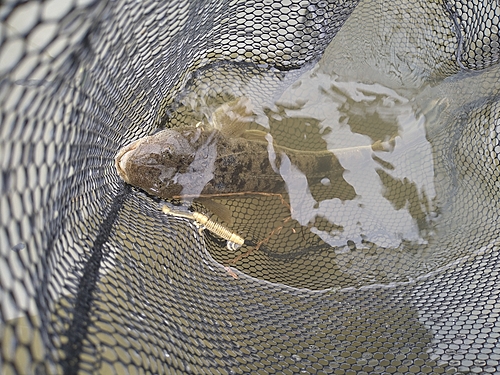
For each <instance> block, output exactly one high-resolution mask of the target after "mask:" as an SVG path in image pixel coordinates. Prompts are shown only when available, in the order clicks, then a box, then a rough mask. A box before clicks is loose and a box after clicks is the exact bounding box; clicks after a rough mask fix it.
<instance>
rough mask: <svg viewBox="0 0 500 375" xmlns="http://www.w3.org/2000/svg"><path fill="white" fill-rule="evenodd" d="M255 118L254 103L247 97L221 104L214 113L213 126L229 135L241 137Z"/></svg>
mask: <svg viewBox="0 0 500 375" xmlns="http://www.w3.org/2000/svg"><path fill="white" fill-rule="evenodd" d="M253 120H254V113H253V105H252V102H251V101H250V99H248V98H246V97H240V98H237V99H235V100H233V101H230V102H228V103H225V104H223V105H221V106H220V107H219V108H217V109H216V110H215V112H214V113H213V115H212V125H213V127H214V128H215V129H217V130H219V131H220V132H221V133H222V134H223V135H225V136H227V137H241V136H242V135H243V133H245V131H246V130H247V129H248V125H249V124H250V123H251V122H253Z"/></svg>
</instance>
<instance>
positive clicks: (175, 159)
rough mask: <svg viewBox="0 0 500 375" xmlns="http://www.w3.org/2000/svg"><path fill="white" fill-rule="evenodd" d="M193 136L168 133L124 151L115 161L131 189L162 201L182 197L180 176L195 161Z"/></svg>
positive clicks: (141, 140) (125, 148) (128, 147)
mask: <svg viewBox="0 0 500 375" xmlns="http://www.w3.org/2000/svg"><path fill="white" fill-rule="evenodd" d="M195 153H196V148H195V146H194V145H193V143H192V134H187V133H185V132H184V133H183V132H179V131H176V130H174V129H165V130H162V131H160V132H158V133H156V134H154V135H151V136H147V137H144V138H141V139H139V140H136V141H134V142H132V143H130V144H129V145H127V146H125V147H123V148H122V149H121V150H120V151H119V152H118V154H117V155H116V157H115V167H116V170H117V171H118V174H119V175H120V177H121V178H122V179H123V180H124V181H125V182H127V183H129V184H130V185H133V186H135V187H138V188H140V189H143V190H145V191H146V192H148V193H150V194H152V195H155V196H159V197H161V198H171V197H173V196H177V195H179V194H180V193H181V191H182V189H183V186H182V185H181V184H179V183H178V182H177V178H176V176H178V175H179V174H183V173H185V172H186V170H187V169H188V168H189V166H190V165H191V163H192V162H193V160H194V158H195Z"/></svg>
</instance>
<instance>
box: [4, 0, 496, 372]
mask: <svg viewBox="0 0 500 375" xmlns="http://www.w3.org/2000/svg"><path fill="white" fill-rule="evenodd" d="M499 14H500V8H499V6H498V4H497V2H495V1H487V0H484V1H465V0H463V1H411V2H409V1H405V0H398V1H397V2H396V3H394V4H393V3H391V4H390V5H389V4H388V3H387V2H384V1H376V0H365V1H362V2H360V3H359V4H358V2H357V1H342V0H336V1H333V0H331V1H314V0H310V1H295V0H289V1H281V2H272V1H262V2H258V1H216V0H214V1H200V2H193V1H182V0H180V1H169V2H156V1H142V2H136V1H122V2H111V1H90V0H88V1H85V0H75V1H56V0H53V1H30V2H25V1H5V2H3V3H2V4H1V5H0V17H1V18H0V38H1V39H0V40H1V47H0V77H1V78H0V103H1V104H0V106H1V107H0V115H1V129H0V155H1V158H0V163H1V174H0V188H1V195H0V295H1V305H0V343H1V354H0V368H1V372H2V373H4V374H31V373H36V374H44V373H50V374H52V373H54V374H58V373H67V374H72V373H102V374H125V373H127V374H129V373H130V374H136V373H158V374H159V373H195V374H207V373H214V374H246V373H255V374H267V373H269V374H272V373H274V374H295V373H313V374H327V373H335V374H354V373H357V374H363V373H416V374H418V373H499V372H500V347H499V344H498V343H499V336H500V323H499V314H500V302H499V300H500V296H499V293H500V289H499V287H498V279H499V271H498V262H499V245H500V242H499V235H498V233H499V229H500V228H499V225H500V224H499V223H498V217H499V216H498V215H499V208H500V207H499V199H498V197H499V193H498V192H499V187H500V179H499V175H500V169H499V168H500V167H499V164H500V156H499V155H500V143H499V142H500V122H499V114H500V105H499V99H498V76H499V72H498V68H497V61H498V56H499V43H498V37H499V31H498V25H499ZM349 31H351V32H349ZM351 47H353V48H354V47H358V51H361V52H360V55H361V56H358V55H356V56H355V57H356V60H355V61H354V60H353V56H352V55H351V54H350V48H351ZM320 58H321V60H320ZM318 61H319V63H318ZM316 63H318V64H319V65H314V64H316ZM356 64H358V65H356ZM333 65H335V69H336V70H335V72H337V73H338V74H339V75H340V74H341V73H342V74H343V76H345V77H350V79H352V80H360V81H366V80H368V81H370V80H372V81H374V82H377V81H378V80H379V78H380V77H381V76H384V77H385V78H386V81H385V82H386V85H387V86H391V87H397V88H398V90H399V89H400V91H401V92H405V90H410V89H413V88H415V87H419V90H420V91H419V94H418V95H417V97H416V100H415V101H414V102H412V105H413V104H414V105H415V106H417V107H418V108H420V109H419V110H420V111H422V113H424V114H425V116H427V118H431V117H432V116H434V117H436V118H437V119H438V120H439V121H436V124H435V125H434V126H432V127H428V128H427V129H426V137H427V138H428V139H429V143H430V146H429V147H430V149H431V152H432V156H433V157H432V159H431V160H429V159H425V158H423V157H422V158H421V159H419V165H418V168H416V167H415V166H414V165H413V164H411V163H410V162H409V161H408V162H406V159H404V157H403V156H401V160H402V163H403V164H404V163H408V165H407V167H408V168H410V169H411V168H416V171H417V172H416V173H417V178H416V180H415V181H411V180H408V179H406V180H405V179H404V178H397V176H396V175H395V174H393V173H392V172H391V171H392V170H391V165H389V164H388V162H387V161H385V159H384V160H382V159H383V158H378V159H376V158H375V159H374V160H375V161H376V162H377V163H379V165H381V166H382V167H380V168H378V169H377V173H378V176H379V178H380V181H381V182H382V184H383V187H384V189H383V191H384V196H385V198H386V200H387V201H389V202H390V203H391V205H392V207H399V211H401V208H402V207H406V209H407V211H408V212H409V213H410V215H411V217H412V218H413V219H414V222H416V223H417V224H418V225H417V227H418V230H419V234H420V235H421V236H422V237H423V238H424V239H426V241H424V242H418V241H414V240H406V241H405V240H402V241H400V242H399V243H398V245H397V246H394V245H393V242H391V239H390V238H389V239H386V238H385V237H384V236H382V235H381V236H380V237H377V238H379V240H378V241H377V242H370V241H369V240H368V239H366V238H359V239H355V238H354V236H353V237H352V239H349V240H347V241H344V242H342V241H340V242H339V241H337V242H335V241H336V238H337V237H335V236H340V237H341V238H343V237H342V233H346V232H347V228H350V227H351V226H352V227H356V226H357V223H358V222H359V221H360V220H361V219H360V218H359V217H358V216H357V213H356V212H357V211H355V210H351V208H352V207H348V205H347V204H344V205H343V206H342V205H339V206H338V211H339V215H341V216H342V218H343V220H344V221H343V223H344V226H343V227H340V226H335V225H334V224H332V222H331V221H329V220H328V219H327V218H326V217H325V216H322V215H319V214H318V215H316V216H315V220H314V221H313V222H312V223H309V224H307V223H306V224H304V222H303V221H302V220H301V218H300V217H298V216H296V215H293V212H294V210H293V209H294V208H295V207H296V206H294V204H296V202H305V201H307V200H308V199H310V197H313V198H314V200H315V201H316V202H319V203H318V204H320V208H321V204H323V202H327V201H335V199H334V198H336V199H337V201H338V200H343V201H344V202H346V201H348V200H349V196H350V195H349V194H351V193H352V191H351V190H350V189H352V186H351V185H350V184H348V183H347V182H345V183H344V182H342V183H339V185H338V186H337V190H336V191H337V194H339V195H340V198H339V197H332V196H331V195H329V194H330V193H329V190H326V191H325V189H322V188H321V186H319V187H313V184H312V183H311V184H310V186H311V188H310V189H309V190H307V189H305V190H303V191H301V193H300V194H298V195H297V193H292V192H285V193H283V194H268V195H266V194H260V195H259V194H246V195H243V196H241V197H237V198H234V197H228V196H221V197H213V201H215V203H217V204H219V205H222V206H224V207H226V208H228V210H229V211H230V212H231V214H232V219H233V222H232V223H231V224H230V228H231V230H234V231H235V232H236V233H239V234H241V235H243V236H244V237H245V238H247V239H250V240H252V241H254V242H259V241H263V240H265V241H263V242H262V245H261V246H260V247H259V248H256V246H251V245H245V246H243V247H242V248H240V249H239V250H237V251H235V252H231V251H229V250H228V249H227V248H226V243H225V241H223V240H222V239H221V238H219V237H218V236H217V235H215V234H213V233H211V232H210V231H207V230H205V231H203V232H200V231H199V228H198V227H197V226H196V225H195V223H194V222H192V221H190V220H186V219H183V218H180V217H176V216H169V215H165V214H163V213H162V211H161V206H162V204H163V203H164V202H162V201H160V200H158V199H156V198H154V197H151V196H149V195H147V194H145V193H144V192H142V191H141V190H139V189H135V188H132V187H130V186H128V185H126V184H125V183H123V182H122V180H121V179H120V178H119V176H118V175H117V173H116V170H115V167H114V157H115V155H116V153H117V151H118V150H119V149H120V148H121V147H122V146H123V145H126V144H128V143H129V142H130V141H132V140H135V139H138V138H141V137H143V136H146V135H149V134H152V133H154V132H155V131H156V130H158V129H161V128H164V127H173V128H176V127H183V126H187V125H192V124H193V123H197V122H201V123H203V124H208V123H209V122H210V114H211V113H213V110H214V109H215V108H217V107H218V106H219V105H220V104H222V103H227V102H228V101H230V100H233V99H235V98H239V97H242V96H244V97H248V98H251V99H252V100H253V102H254V103H256V107H257V108H258V109H259V111H260V112H259V115H260V116H261V117H262V118H267V124H268V129H269V131H270V133H272V136H273V139H274V141H275V142H276V144H280V145H282V146H284V147H288V148H290V149H307V150H315V151H319V152H321V151H324V150H326V149H327V145H326V144H325V141H324V137H323V135H325V134H326V133H324V129H322V128H321V126H322V125H321V122H320V121H318V116H312V115H311V116H309V117H307V116H306V115H304V114H302V115H300V116H298V115H297V116H295V117H294V116H285V115H286V114H290V113H292V112H293V111H294V110H297V109H300V108H303V107H304V106H305V104H304V103H303V102H300V101H298V102H297V101H293V100H292V99H290V98H289V99H286V98H287V97H286V95H289V96H290V97H291V98H294V97H300V96H301V95H312V94H310V92H308V91H307V90H306V89H305V88H303V87H300V85H296V84H295V85H293V83H294V82H298V80H299V79H300V77H303V75H304V74H311V73H309V72H310V71H311V69H312V68H313V66H314V68H313V70H312V71H313V73H312V75H310V76H309V77H310V78H311V79H313V78H314V77H315V76H314V74H316V77H319V78H318V79H320V80H321V79H322V77H324V76H322V74H324V73H325V72H329V71H330V70H331V69H332V66H333ZM360 67H361V68H360ZM290 87H292V90H291V89H290ZM343 87H344V86H342V84H341V83H337V84H336V86H335V87H333V86H330V85H329V86H328V87H327V88H326V89H325V90H324V91H325V92H326V93H327V94H328V95H331V96H335V97H336V98H338V97H341V98H343V99H342V101H343V103H344V104H343V107H342V108H341V111H340V112H342V111H343V112H344V118H345V121H346V124H348V126H349V127H350V128H351V129H353V131H354V132H355V133H362V132H364V133H363V134H364V135H365V136H367V137H369V138H370V139H372V140H373V141H375V140H377V139H384V137H385V138H387V137H388V136H390V135H391V134H393V133H394V131H395V129H394V128H391V126H392V125H391V124H393V123H394V119H393V118H391V117H390V116H389V117H384V116H385V115H384V113H381V112H376V111H375V110H374V109H373V108H372V107H370V106H368V107H366V106H363V105H362V104H360V102H357V101H356V100H353V99H352V98H351V97H348V96H347V95H346V94H345V91H342V90H343ZM290 90H291V91H290ZM287 93H288V94H287ZM278 98H281V101H280V102H276V100H277V99H278ZM283 98H285V99H283ZM398 98H399V97H398ZM287 100H288V101H287ZM395 100H396V99H395ZM397 100H400V99H397ZM401 100H402V99H401ZM270 103H273V104H270ZM274 103H276V104H274ZM384 103H385V102H384ZM316 110H317V111H319V112H318V113H319V115H321V114H322V112H321V111H325V112H324V113H325V117H326V116H328V111H327V109H325V107H321V108H317V109H316ZM370 111H372V112H373V113H375V114H374V115H373V116H371V117H367V115H366V113H367V112H370ZM367 119H369V123H370V126H369V127H366V126H362V124H363V123H366V122H367ZM250 126H251V127H252V126H253V127H254V128H255V129H260V128H261V127H262V126H261V123H259V121H257V122H255V123H253V124H251V125H250ZM423 148H424V143H423V142H422V141H417V142H414V143H413V144H410V145H409V146H408V148H407V149H406V150H407V152H408V153H410V154H411V153H413V154H415V155H417V157H418V155H420V154H419V152H421V151H422V150H423ZM413 154H412V155H413ZM404 165H406V164H404ZM429 168H431V170H432V174H431V176H430V177H429V176H428V175H426V174H425V173H424V172H423V171H425V170H428V169H429ZM412 170H413V169H412ZM419 171H420V172H419ZM344 176H347V175H346V174H345V175H344ZM426 179H431V180H432V181H433V183H434V186H435V190H436V191H435V194H434V197H430V196H426V195H425V194H423V192H422V189H421V188H420V186H421V185H419V183H421V182H422V183H424V182H425V181H426ZM309 182H311V181H309ZM360 183H361V185H357V186H360V189H361V188H362V189H365V188H367V189H368V188H369V187H370V182H363V181H361V182H360ZM306 184H307V181H306ZM357 192H358V191H357ZM427 193H429V192H427ZM294 194H295V195H294ZM429 194H430V193H429ZM171 203H175V204H180V205H183V204H185V202H180V203H179V202H171ZM336 207H337V206H336ZM342 207H344V208H342ZM384 207H386V206H377V207H376V210H375V211H374V212H373V217H374V218H375V219H373V220H374V221H380V222H382V221H383V222H384V223H386V224H387V225H397V223H398V221H399V220H400V218H399V217H398V216H394V217H393V216H392V215H393V211H391V210H388V209H387V210H385V208H384ZM193 209H195V210H197V211H200V212H205V213H206V214H207V215H210V214H211V211H210V209H209V208H208V206H207V205H204V204H203V202H195V203H194V204H193ZM316 209H317V207H315V206H311V207H310V208H309V211H310V212H316V211H314V210H316ZM399 211H398V212H399ZM304 212H306V213H307V208H306V209H304ZM434 214H435V216H433V215H434ZM365 222H366V221H365ZM228 225H229V224H228ZM370 230H371V231H372V232H374V231H375V229H370ZM343 231H344V232H343ZM360 231H368V229H366V228H361V229H360ZM325 233H327V234H328V235H324V234H325ZM318 234H322V235H318ZM330 235H331V236H330ZM345 236H347V237H349V233H347V234H346V235H345Z"/></svg>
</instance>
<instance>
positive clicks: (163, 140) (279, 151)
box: [115, 127, 356, 199]
mask: <svg viewBox="0 0 500 375" xmlns="http://www.w3.org/2000/svg"><path fill="white" fill-rule="evenodd" d="M270 155H271V156H275V157H272V158H270ZM286 157H287V158H288V159H289V160H290V162H291V164H293V165H294V166H295V167H297V168H298V169H299V170H300V171H302V172H303V173H304V174H305V175H306V177H307V179H308V182H309V184H310V185H311V184H316V183H317V184H320V185H321V182H322V181H324V179H328V181H329V184H328V186H323V187H322V188H325V189H329V190H331V191H332V192H331V193H330V194H327V196H325V198H324V199H331V198H333V197H337V198H339V199H353V198H354V197H355V195H356V194H355V192H354V189H353V187H352V186H351V185H349V184H348V183H347V182H346V181H345V180H344V179H343V172H344V169H343V168H342V166H341V165H340V163H339V162H338V160H337V158H336V157H335V156H334V154H333V153H331V152H329V151H321V152H318V151H315V152H312V151H311V152H307V151H299V150H291V149H287V148H283V147H279V146H272V145H269V144H268V143H267V142H263V141H255V140H247V139H244V138H233V137H226V136H225V135H223V134H222V133H221V132H220V131H219V130H216V129H210V130H203V129H202V128H196V127H189V128H178V129H166V130H163V131H160V132H158V133H156V134H154V135H152V136H148V137H145V138H142V139H140V140H138V141H136V142H133V143H132V144H130V145H128V146H126V147H124V148H123V149H122V150H120V152H119V153H118V155H117V156H116V160H115V163H116V168H117V170H118V173H119V174H120V176H121V177H122V178H123V179H124V180H125V181H126V182H127V183H129V184H131V185H133V186H135V187H138V188H141V189H143V190H145V191H146V192H148V193H149V194H152V195H155V196H158V197H160V198H164V199H167V198H173V197H190V198H196V197H199V196H203V195H224V194H231V193H250V194H251V193H275V194H283V193H285V192H286V184H285V181H284V179H283V177H282V176H281V174H280V165H281V163H282V162H283V160H284V158H286ZM273 159H274V160H273Z"/></svg>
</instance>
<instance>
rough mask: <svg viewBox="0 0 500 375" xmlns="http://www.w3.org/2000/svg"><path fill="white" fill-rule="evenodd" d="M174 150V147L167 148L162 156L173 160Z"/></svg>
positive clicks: (162, 152)
mask: <svg viewBox="0 0 500 375" xmlns="http://www.w3.org/2000/svg"><path fill="white" fill-rule="evenodd" d="M173 152H174V149H173V147H172V146H165V148H164V149H163V150H162V151H161V156H162V157H164V158H171V157H172V156H173Z"/></svg>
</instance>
